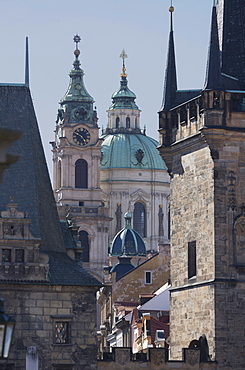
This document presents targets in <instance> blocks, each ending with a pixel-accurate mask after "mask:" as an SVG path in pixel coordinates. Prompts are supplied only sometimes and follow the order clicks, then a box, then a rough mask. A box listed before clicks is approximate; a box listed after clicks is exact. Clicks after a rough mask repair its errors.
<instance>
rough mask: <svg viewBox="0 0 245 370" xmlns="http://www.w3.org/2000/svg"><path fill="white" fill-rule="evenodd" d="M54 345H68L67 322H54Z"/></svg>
mask: <svg viewBox="0 0 245 370" xmlns="http://www.w3.org/2000/svg"><path fill="white" fill-rule="evenodd" d="M54 343H55V344H68V343H70V339H69V322H67V321H56V322H55V334H54Z"/></svg>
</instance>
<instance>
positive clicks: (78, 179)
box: [75, 159, 88, 189]
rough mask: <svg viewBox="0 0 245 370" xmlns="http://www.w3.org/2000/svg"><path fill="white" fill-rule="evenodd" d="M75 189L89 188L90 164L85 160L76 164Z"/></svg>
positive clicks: (80, 160) (79, 160)
mask: <svg viewBox="0 0 245 370" xmlns="http://www.w3.org/2000/svg"><path fill="white" fill-rule="evenodd" d="M75 188H82V189H87V188H88V164H87V162H86V161H85V160H84V159H78V160H77V161H76V163H75Z"/></svg>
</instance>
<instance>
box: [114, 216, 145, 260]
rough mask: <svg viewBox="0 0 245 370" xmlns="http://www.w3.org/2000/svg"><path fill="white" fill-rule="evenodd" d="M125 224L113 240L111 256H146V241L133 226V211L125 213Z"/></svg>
mask: <svg viewBox="0 0 245 370" xmlns="http://www.w3.org/2000/svg"><path fill="white" fill-rule="evenodd" d="M124 218H125V226H124V228H123V229H122V230H120V231H119V232H118V233H117V235H116V236H115V238H114V239H113V241H112V244H111V249H110V256H122V255H124V256H144V257H145V256H146V248H145V243H144V241H143V239H142V237H141V236H140V235H139V234H138V233H137V231H135V230H133V229H132V227H131V219H132V216H131V213H129V212H127V213H125V215H124Z"/></svg>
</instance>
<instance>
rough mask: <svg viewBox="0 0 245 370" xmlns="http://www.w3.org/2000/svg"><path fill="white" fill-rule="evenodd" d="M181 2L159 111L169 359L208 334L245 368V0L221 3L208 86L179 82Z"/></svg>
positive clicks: (217, 350)
mask: <svg viewBox="0 0 245 370" xmlns="http://www.w3.org/2000/svg"><path fill="white" fill-rule="evenodd" d="M173 10H174V9H173V7H171V8H170V12H171V29H170V37H169V52H168V58H167V69H166V75H165V89H164V99H163V106H162V108H161V110H160V112H159V132H160V148H159V150H160V153H161V155H162V157H163V158H164V160H165V161H166V163H167V166H168V169H169V172H170V174H171V265H170V269H171V284H172V288H171V304H170V333H171V334H170V336H171V341H170V348H171V358H172V359H180V358H181V348H182V347H188V346H189V345H191V343H192V344H193V340H198V338H200V337H201V336H202V335H205V336H206V340H207V343H206V349H207V351H206V353H207V354H208V357H209V358H212V359H213V360H216V361H217V362H218V368H220V369H221V368H222V369H242V368H243V367H244V366H245V357H244V351H243V343H244V329H243V323H244V319H245V317H244V303H245V293H244V292H245V283H244V271H245V254H244V241H243V240H244V237H243V231H244V202H245V198H244V181H245V178H244V174H245V165H244V163H245V157H244V143H245V105H244V102H245V85H244V81H245V79H244V76H245V53H244V50H245V35H244V19H245V17H244V15H245V2H244V1H242V2H240V1H237V0H219V1H218V3H217V4H216V5H214V6H213V11H212V22H211V37H210V45H209V54H208V63H207V74H206V81H205V85H204V88H203V89H200V90H189V91H180V90H178V89H177V78H176V67H175V56H174V38H173V26H172V16H173ZM208 348H209V352H208Z"/></svg>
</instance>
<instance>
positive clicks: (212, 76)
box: [204, 0, 222, 90]
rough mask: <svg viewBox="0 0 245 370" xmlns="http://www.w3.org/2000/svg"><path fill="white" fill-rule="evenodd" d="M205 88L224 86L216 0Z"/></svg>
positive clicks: (218, 88) (217, 88)
mask: <svg viewBox="0 0 245 370" xmlns="http://www.w3.org/2000/svg"><path fill="white" fill-rule="evenodd" d="M204 88H205V89H216V90H220V89H221V88H222V82H221V65H220V48H219V35H218V24H217V12H216V1H215V0H214V5H213V11H212V21H211V32H210V43H209V52H208V60H207V70H206V81H205V85H204Z"/></svg>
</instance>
